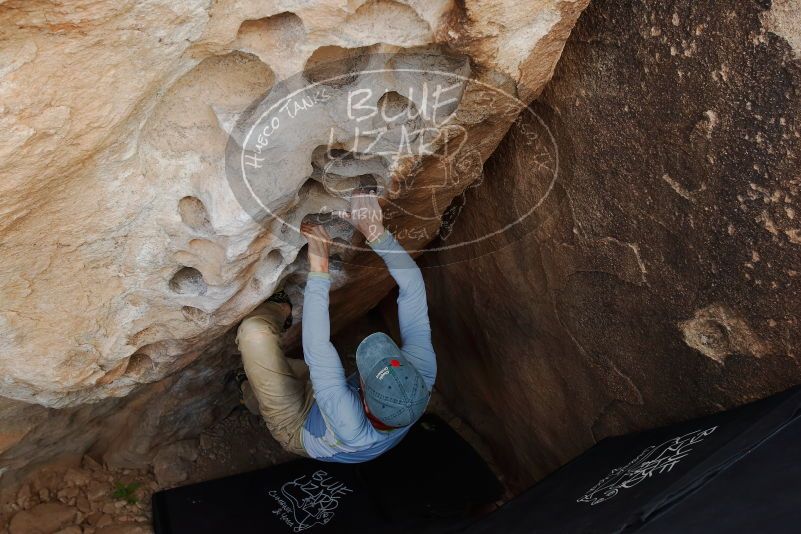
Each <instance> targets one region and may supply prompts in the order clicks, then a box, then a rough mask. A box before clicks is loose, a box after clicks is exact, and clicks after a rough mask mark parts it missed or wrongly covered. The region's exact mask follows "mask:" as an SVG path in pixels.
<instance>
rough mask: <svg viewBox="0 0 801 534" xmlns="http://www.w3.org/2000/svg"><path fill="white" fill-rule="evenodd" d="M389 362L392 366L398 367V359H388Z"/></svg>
mask: <svg viewBox="0 0 801 534" xmlns="http://www.w3.org/2000/svg"><path fill="white" fill-rule="evenodd" d="M389 364H390V365H391V366H392V367H400V362H399V361H398V360H389Z"/></svg>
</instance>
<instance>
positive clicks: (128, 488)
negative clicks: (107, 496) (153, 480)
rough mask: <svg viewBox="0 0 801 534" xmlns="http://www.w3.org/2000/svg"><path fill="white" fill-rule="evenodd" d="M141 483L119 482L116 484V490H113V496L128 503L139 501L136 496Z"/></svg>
mask: <svg viewBox="0 0 801 534" xmlns="http://www.w3.org/2000/svg"><path fill="white" fill-rule="evenodd" d="M141 485H142V484H140V483H139V482H131V483H130V484H123V483H122V482H117V483H116V484H115V485H114V492H112V494H111V496H112V497H114V498H115V499H117V500H120V501H125V502H127V503H128V504H136V503H137V502H138V501H139V499H138V498H137V497H136V490H138V489H139V486H141Z"/></svg>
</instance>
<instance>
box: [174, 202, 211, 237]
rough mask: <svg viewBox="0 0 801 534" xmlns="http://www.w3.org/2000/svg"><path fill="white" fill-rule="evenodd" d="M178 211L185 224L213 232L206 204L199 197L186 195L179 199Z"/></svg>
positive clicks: (201, 230) (195, 228) (197, 229)
mask: <svg viewBox="0 0 801 534" xmlns="http://www.w3.org/2000/svg"><path fill="white" fill-rule="evenodd" d="M178 213H179V214H180V215H181V220H182V221H183V223H184V224H185V225H187V226H188V227H190V228H191V229H193V230H196V231H198V232H212V231H213V228H212V226H211V220H210V219H209V212H208V211H207V210H206V206H205V205H204V204H203V201H201V200H200V199H199V198H197V197H192V196H188V197H184V198H182V199H181V200H179V201H178Z"/></svg>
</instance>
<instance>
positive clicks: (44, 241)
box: [0, 0, 587, 467]
mask: <svg viewBox="0 0 801 534" xmlns="http://www.w3.org/2000/svg"><path fill="white" fill-rule="evenodd" d="M586 3H587V1H586V0H575V1H556V0H554V1H548V2H538V3H537V5H536V6H532V5H530V3H529V2H516V1H513V0H495V1H483V0H482V1H475V2H470V1H469V2H466V3H453V2H449V1H444V0H443V1H433V2H408V3H403V2H395V1H390V0H372V1H368V2H355V3H354V2H350V3H348V4H347V5H345V4H342V3H335V2H327V1H320V2H314V3H308V2H298V3H297V5H295V4H293V3H292V2H290V3H281V4H280V6H279V5H278V3H275V2H263V1H247V0H242V1H233V0H231V1H221V2H214V3H209V2H204V1H192V0H186V1H181V2H172V1H170V2H167V1H156V2H148V3H145V4H143V3H141V2H134V1H130V2H122V3H120V2H99V3H98V2H71V3H70V4H69V5H64V6H55V5H53V4H51V3H49V2H38V1H34V2H29V1H28V2H16V1H6V2H3V3H2V4H1V5H0V40H1V41H2V42H3V46H2V52H0V54H2V56H0V57H1V58H2V59H1V60H0V103H1V104H0V124H2V131H3V137H2V138H1V139H0V155H2V157H1V158H0V176H2V180H0V258H2V260H0V373H1V376H2V377H3V378H2V381H0V396H2V397H3V398H5V400H3V401H2V402H0V420H2V421H8V422H9V424H8V425H5V424H4V425H3V430H2V431H1V432H0V448H2V454H3V457H2V459H4V461H5V463H6V464H7V465H6V467H8V466H13V467H19V466H21V465H24V464H25V463H26V462H28V461H30V460H33V459H35V458H34V457H35V456H36V455H33V456H32V453H31V451H33V450H37V451H38V453H37V454H39V455H40V456H42V457H44V456H48V455H53V454H56V453H58V452H59V451H61V452H63V450H65V449H70V450H75V451H79V450H85V449H86V448H87V447H89V446H91V445H93V444H94V445H95V446H96V447H99V446H100V445H98V444H103V446H111V445H112V444H113V445H114V447H116V449H115V453H114V457H115V458H116V460H115V461H118V462H119V463H122V464H124V463H125V462H132V463H139V462H141V461H142V458H144V457H146V456H147V454H148V453H149V451H150V450H151V449H152V448H153V447H155V446H156V445H157V444H158V443H159V442H165V441H168V440H169V439H180V438H183V437H186V436H187V435H191V433H192V431H193V429H197V428H198V426H200V425H202V424H208V419H209V418H213V416H214V414H215V413H216V412H215V410H222V409H223V406H224V405H225V403H224V402H222V403H221V402H219V400H215V399H214V397H213V394H212V392H214V391H217V392H219V391H220V390H221V388H223V387H224V386H223V383H224V379H223V377H224V376H225V373H226V372H227V371H229V370H230V369H232V368H233V367H235V366H236V362H235V358H234V357H233V356H232V355H231V354H230V351H229V352H226V351H227V350H228V349H226V346H228V347H230V345H226V343H230V339H228V338H223V337H222V336H223V335H224V334H225V333H226V332H227V331H229V329H230V328H231V327H232V326H234V325H236V323H237V322H238V321H239V320H240V319H241V318H242V317H243V316H244V315H245V314H246V313H248V312H249V311H250V310H251V309H253V308H254V307H255V306H256V305H257V304H258V303H259V302H260V301H262V300H264V299H265V298H266V297H267V296H269V295H270V294H271V293H272V292H273V291H274V290H275V288H276V287H277V286H278V285H279V284H284V285H286V287H287V290H288V291H289V292H290V294H291V295H292V296H293V298H294V299H295V300H296V301H298V302H299V301H300V300H301V299H302V280H303V275H304V272H305V271H304V269H305V267H304V262H303V255H302V254H301V255H300V256H299V252H300V250H301V247H302V246H303V244H304V242H303V240H302V238H300V237H299V236H297V234H292V233H291V232H290V233H289V235H285V234H282V232H281V231H282V229H284V228H285V226H286V225H287V222H289V226H292V225H293V224H297V223H299V222H300V220H302V219H303V217H305V216H306V215H309V214H319V213H321V212H322V213H326V212H327V211H330V210H331V209H335V208H337V207H338V206H339V207H341V206H343V205H346V201H347V198H348V195H349V194H350V192H351V191H352V188H353V187H354V186H355V185H363V184H361V183H360V182H359V181H358V180H356V181H355V182H354V180H353V179H354V178H359V179H360V178H362V177H364V176H371V177H372V179H373V180H374V185H379V186H382V187H384V188H385V189H386V190H387V196H389V197H391V202H390V203H391V204H392V206H391V207H389V208H388V212H389V214H390V217H391V218H393V224H394V225H395V229H396V230H397V231H398V232H399V233H400V232H401V231H403V230H404V229H406V230H407V232H406V234H405V235H402V236H401V237H402V239H403V241H404V242H405V243H407V245H408V246H410V247H412V248H413V247H419V246H422V245H424V244H425V243H426V242H428V241H429V240H430V239H431V238H433V237H434V235H436V233H437V231H438V228H439V226H440V216H441V215H442V213H443V212H444V211H445V209H446V208H447V207H448V205H449V204H450V201H451V199H452V198H453V197H454V196H456V195H458V194H460V193H461V192H462V191H463V190H464V189H465V188H466V187H467V186H468V185H470V183H471V182H472V181H474V180H475V179H476V178H477V177H478V176H480V173H479V172H478V170H479V168H480V165H481V162H482V161H483V160H484V159H486V158H487V157H488V156H489V155H490V153H491V152H492V150H494V148H495V146H496V145H497V143H498V141H499V140H500V139H501V137H502V136H503V134H504V132H505V131H506V129H507V128H508V125H509V123H510V121H511V120H512V119H513V118H514V116H515V114H516V112H517V109H518V108H516V107H515V105H502V104H503V102H502V101H501V100H503V98H505V99H507V100H509V101H510V102H518V104H519V102H520V101H519V100H516V99H517V98H520V99H522V101H523V102H527V101H528V100H530V99H531V98H532V97H533V96H535V95H536V94H538V93H539V91H540V90H541V88H542V87H543V85H544V83H545V82H546V81H547V80H548V78H549V77H550V75H551V73H552V72H553V69H554V66H555V64H556V62H557V60H558V58H559V54H560V53H561V48H562V45H563V43H564V41H565V39H566V38H567V36H568V34H569V32H570V29H571V28H572V26H573V23H574V21H575V19H576V17H577V16H578V14H579V13H580V11H581V10H582V9H583V8H584V6H585V5H586ZM420 57H422V58H424V59H422V60H421V59H419V58H420ZM376 58H378V59H376ZM410 58H411V59H410ZM415 58H418V59H415ZM415 61H417V66H418V67H419V68H421V69H423V70H432V69H438V70H443V71H448V72H450V73H459V74H460V75H461V76H465V77H469V78H470V79H473V80H478V81H479V82H480V83H478V84H475V83H469V84H466V85H465V86H464V87H461V88H460V90H459V91H458V94H457V98H456V99H455V102H454V104H453V110H452V114H453V117H454V119H453V122H454V124H456V125H458V126H459V128H460V130H458V135H457V134H453V133H448V132H447V131H445V129H443V128H442V127H441V125H433V126H432V129H434V130H437V131H444V132H445V135H442V136H441V139H439V140H437V141H436V142H432V143H431V145H432V147H433V150H432V151H440V153H441V152H442V151H443V150H445V147H446V145H447V143H448V142H450V141H453V140H459V141H460V143H459V147H460V150H461V151H462V153H467V154H470V155H471V159H469V160H464V161H467V162H468V163H466V164H465V163H462V165H461V166H460V167H458V168H457V167H453V168H448V169H446V171H447V172H450V173H451V174H449V175H448V176H453V175H454V172H455V173H456V174H455V175H456V176H459V177H461V179H460V180H453V179H451V180H446V179H445V178H446V177H444V176H443V172H445V171H443V170H441V168H440V167H441V165H439V164H440V163H441V161H442V157H435V156H434V155H433V154H429V153H422V154H417V155H416V157H412V158H404V159H402V160H397V159H395V160H392V161H391V162H390V163H387V162H386V161H384V164H383V166H381V167H380V168H378V169H375V168H371V167H369V165H368V164H367V163H364V162H363V161H362V162H359V164H358V165H353V164H351V163H349V164H348V165H350V168H344V169H339V168H336V169H334V172H329V173H328V175H334V176H335V177H336V178H337V179H341V180H343V183H344V182H347V183H346V184H345V185H346V186H347V187H345V189H344V190H337V189H336V188H334V187H332V186H331V184H330V183H327V182H326V180H325V175H320V173H319V172H318V171H319V169H320V168H323V169H328V170H330V169H331V168H332V167H331V166H332V165H333V166H334V167H336V165H337V164H338V163H337V162H333V163H332V161H330V160H326V154H325V151H322V152H320V150H319V148H320V147H321V146H328V145H327V143H329V141H330V140H331V139H333V141H334V144H335V145H337V146H340V145H341V146H347V144H348V143H351V142H352V141H353V140H354V137H356V136H354V134H353V130H352V129H348V128H350V125H349V123H347V117H346V118H345V119H342V118H341V117H340V116H338V115H337V114H336V113H331V114H328V115H325V114H320V115H319V116H316V119H315V120H314V121H309V123H308V124H305V125H304V126H303V128H297V129H296V130H295V137H287V138H285V139H284V141H283V142H284V145H283V150H281V151H280V154H278V155H275V154H273V155H272V156H271V157H272V159H271V160H270V162H269V163H270V164H271V165H272V166H271V167H269V169H268V172H266V174H264V175H263V176H262V177H263V178H264V179H265V182H263V184H266V185H264V187H263V189H262V190H260V191H259V196H260V198H262V199H263V200H266V201H267V203H269V205H270V212H269V214H268V215H269V216H268V217H266V218H264V219H261V220H259V222H256V220H254V218H253V217H251V215H253V213H252V212H250V213H249V210H248V209H247V206H246V205H243V202H242V199H241V198H238V197H237V194H236V192H235V191H234V190H232V187H231V182H230V178H231V177H230V173H228V172H227V170H229V169H228V167H227V165H226V147H229V148H230V146H231V144H230V143H231V141H230V139H229V132H233V133H234V136H233V139H234V140H235V141H240V140H241V139H240V138H238V137H237V132H238V131H239V130H238V129H240V130H241V127H242V125H243V121H244V120H245V119H244V118H247V117H248V115H247V113H245V111H246V108H248V106H249V105H251V103H253V102H254V100H256V99H257V98H259V97H261V96H262V95H264V94H265V93H268V92H269V91H270V90H271V89H272V88H273V87H274V85H275V84H276V82H277V81H278V80H304V81H305V83H309V82H325V80H326V79H328V78H331V77H332V76H334V77H336V76H340V78H339V80H340V82H341V83H340V82H338V83H335V84H330V83H329V84H328V85H329V87H330V88H331V91H332V92H333V93H334V94H336V95H339V97H342V95H343V94H346V93H345V91H346V89H347V86H348V84H358V83H360V82H359V80H361V79H362V78H360V77H359V75H355V76H351V77H348V76H347V74H348V73H353V72H360V71H363V70H365V68H367V67H370V66H376V67H377V68H381V69H390V70H392V69H393V68H395V69H397V67H398V66H399V65H400V66H403V65H406V66H408V65H409V64H412V63H414V62H415ZM371 62H372V63H371ZM376 62H377V63H376ZM421 62H422V63H421ZM304 71H305V74H302V75H301V74H299V73H302V72H304ZM342 80H345V81H344V82H342ZM406 82H407V80H404V79H403V78H402V77H401V76H398V75H391V76H387V79H386V86H385V87H386V92H385V93H381V92H375V93H374V94H373V95H372V96H371V98H372V100H370V101H369V102H367V103H368V104H369V105H371V106H378V105H379V104H380V105H382V106H383V107H384V108H385V109H389V110H393V109H394V110H396V111H405V110H407V109H408V108H411V107H417V108H418V109H419V108H420V106H421V101H420V95H419V94H418V95H417V96H413V95H411V94H409V92H408V83H406ZM324 84H325V83H324ZM482 84H483V85H482ZM498 88H500V89H503V91H505V92H506V93H508V94H509V95H510V96H506V97H503V98H500V97H498V95H499V94H503V93H499V92H498ZM343 121H344V122H343ZM346 126H347V128H346ZM389 126H390V130H391V129H392V128H393V127H394V126H393V125H392V124H390V125H389ZM426 126H431V125H426V124H423V127H426ZM337 128H339V129H338V130H337ZM332 129H333V130H335V131H336V135H334V136H333V137H331V136H330V135H329V134H330V133H331V131H332ZM361 132H364V129H362V130H361ZM371 136H372V137H371ZM375 136H376V134H375V133H373V134H365V133H362V134H361V137H364V138H365V139H366V140H367V141H370V140H373V141H375ZM459 136H461V137H459ZM329 148H331V147H330V146H329ZM340 148H341V147H340ZM364 152H365V153H366V154H367V155H372V156H375V155H376V154H375V153H373V152H371V150H370V149H365V151H364ZM440 155H441V154H440ZM357 159H358V158H357ZM345 167H347V165H345ZM315 172H317V173H318V174H315ZM348 180H349V181H348ZM338 183H340V182H338ZM340 185H341V184H340ZM409 213H411V214H412V215H409ZM420 220H423V221H424V223H423V224H417V226H416V227H415V229H414V231H409V229H410V228H411V226H412V223H414V222H415V221H420ZM343 232H344V233H343V234H342V235H341V236H339V237H340V239H341V240H343V241H346V242H347V240H348V239H350V238H351V236H350V234H348V233H347V232H346V231H345V230H343ZM354 243H356V242H353V243H352V244H354ZM356 244H357V243H356ZM342 256H343V258H342V259H344V260H345V265H344V267H343V268H342V269H341V270H340V272H338V273H337V275H336V287H337V291H336V292H335V294H334V296H333V299H332V300H333V303H334V306H335V311H334V313H333V315H334V317H335V324H336V325H337V326H340V325H342V324H345V323H346V322H347V321H349V320H351V319H353V318H355V317H357V316H358V315H359V314H361V313H363V312H364V311H365V310H366V309H368V308H369V307H370V306H372V305H374V304H375V303H376V302H377V301H378V300H379V299H380V298H381V297H382V296H383V295H384V294H385V293H386V291H387V290H388V289H389V287H390V282H389V280H388V278H387V277H386V275H385V274H381V275H376V271H375V270H370V269H367V268H365V265H369V264H370V262H371V261H374V258H370V257H369V256H368V255H365V254H364V253H352V254H351V255H350V256H348V252H347V251H346V250H343V252H342ZM300 308H301V307H300V306H296V308H295V313H296V314H299V313H300ZM298 332H299V329H298V327H297V326H296V327H295V328H294V330H293V331H292V332H290V333H289V335H288V338H287V343H288V344H292V343H293V342H296V341H297V336H298ZM201 354H205V356H203V358H205V359H203V360H198V358H199V357H200V356H201ZM226 358H227V359H226ZM201 361H202V362H205V363H203V364H202V365H201V363H200V362H201ZM193 362H197V363H195V364H194V366H193V367H192V369H191V370H190V371H184V370H185V369H186V368H187V366H189V365H190V364H192V363H193ZM207 366H212V367H207ZM177 371H182V373H188V374H185V375H184V374H182V375H181V376H180V377H179V376H178V375H176V374H174V373H176V372H177ZM170 375H172V376H170ZM168 376H169V377H170V378H168V379H166V380H165V377H168ZM188 376H191V377H192V378H193V379H194V380H195V383H191V382H190V380H189V379H188V378H186V377H188ZM143 384H151V385H148V386H146V387H142V385H143ZM226 391H227V390H226ZM132 393H133V395H131V394H132ZM168 393H169V396H170V399H171V400H170V402H167V403H166V405H165V403H163V402H161V403H160V404H159V406H158V408H156V409H154V408H153V406H154V403H156V402H157V400H158V399H160V398H162V396H164V395H167V394H168ZM125 396H129V397H128V398H126V399H125V400H117V398H120V397H125ZM225 398H228V397H225ZM104 399H105V400H104ZM86 403H96V404H92V405H90V406H86ZM190 404H191V410H192V412H191V413H192V415H190V412H189V411H188V410H189V407H187V405H190ZM229 406H230V405H229ZM53 408H56V409H58V410H53ZM137 417H143V418H144V420H145V421H146V424H142V425H134V424H132V421H133V420H134V419H135V418H137ZM76 420H80V421H81V426H82V429H81V431H78V430H77V428H75V425H76V423H75V421H76ZM176 421H180V422H182V423H184V425H183V426H182V428H181V429H174V428H173V429H172V430H168V429H169V428H170V427H171V426H174V425H175V423H176ZM101 422H103V425H101ZM101 426H102V431H101ZM45 427H46V428H47V430H46V431H45V430H44V429H45ZM117 430H119V431H117ZM136 432H139V433H140V437H139V438H135V437H134V435H135V434H136ZM167 434H169V437H168V436H167ZM12 459H13V461H12Z"/></svg>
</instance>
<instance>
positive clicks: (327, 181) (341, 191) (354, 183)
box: [322, 174, 383, 198]
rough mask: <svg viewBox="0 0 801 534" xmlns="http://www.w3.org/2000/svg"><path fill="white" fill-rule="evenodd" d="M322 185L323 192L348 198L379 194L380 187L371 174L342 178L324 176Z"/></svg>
mask: <svg viewBox="0 0 801 534" xmlns="http://www.w3.org/2000/svg"><path fill="white" fill-rule="evenodd" d="M322 183H323V186H324V187H325V190H326V191H328V192H329V193H331V194H332V195H337V196H340V197H344V198H350V196H351V195H353V194H357V193H366V192H373V193H378V194H380V193H381V191H382V189H383V188H382V187H381V186H380V185H379V183H378V180H377V179H376V177H375V176H374V175H372V174H362V175H361V176H353V177H342V176H339V175H336V174H324V175H323V177H322Z"/></svg>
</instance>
